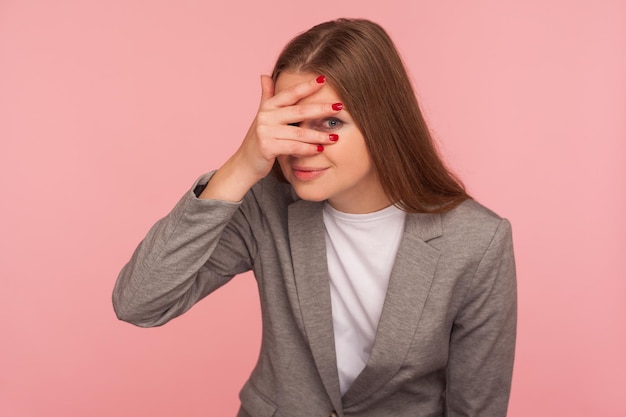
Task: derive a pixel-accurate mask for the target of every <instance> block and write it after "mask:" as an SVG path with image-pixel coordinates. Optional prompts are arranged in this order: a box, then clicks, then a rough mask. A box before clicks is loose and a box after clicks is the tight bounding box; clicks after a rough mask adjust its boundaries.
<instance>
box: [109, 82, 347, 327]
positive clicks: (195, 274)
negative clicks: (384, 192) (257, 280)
mask: <svg viewBox="0 0 626 417" xmlns="http://www.w3.org/2000/svg"><path fill="white" fill-rule="evenodd" d="M323 85H324V79H323V78H319V77H318V78H311V79H310V80H308V81H305V82H303V83H300V84H298V85H295V86H293V87H291V88H288V89H285V90H284V91H282V92H280V93H278V94H274V84H273V82H272V80H271V78H270V77H268V76H262V77H261V90H262V92H261V104H260V106H259V111H258V113H257V116H256V118H255V119H254V121H253V122H252V125H251V126H250V129H249V131H248V133H247V134H246V136H245V138H244V140H243V142H242V144H241V146H240V147H239V149H238V150H237V151H236V152H235V153H234V154H233V155H232V156H231V157H230V158H229V159H228V161H226V163H225V164H224V165H223V166H222V167H221V168H220V169H219V170H218V171H217V172H215V173H214V175H213V176H212V177H211V180H210V181H209V182H208V184H207V186H206V187H205V188H204V190H203V191H202V192H201V193H200V195H199V196H198V197H196V196H195V194H194V193H193V192H191V191H189V192H188V193H187V194H186V195H185V196H184V197H183V198H182V199H181V200H180V202H179V203H178V204H177V205H176V207H175V208H174V210H172V212H171V213H170V214H169V215H168V216H166V217H165V218H164V219H162V220H160V221H159V222H157V223H156V224H155V225H154V226H153V227H152V229H151V230H150V232H149V233H148V235H147V236H146V238H145V239H144V240H143V242H142V243H141V244H140V245H139V247H138V248H137V249H136V251H135V253H134V254H133V257H132V258H131V260H130V262H129V263H128V264H127V265H126V266H125V267H124V269H122V271H121V273H120V275H119V277H118V280H117V283H116V285H115V289H114V291H113V306H114V309H115V311H116V314H117V315H118V317H119V318H120V319H121V320H125V321H129V322H131V323H134V324H136V325H138V326H146V327H147V326H158V325H161V324H164V323H165V322H167V321H169V320H171V319H172V318H174V317H176V316H178V315H180V314H182V313H184V312H185V311H187V310H188V309H189V308H191V306H192V305H193V304H194V303H196V302H197V301H198V300H199V299H201V298H202V297H204V296H206V295H207V294H209V293H210V292H211V291H213V290H215V289H216V288H218V287H219V286H221V285H223V284H224V283H226V282H227V281H228V280H229V279H230V278H232V276H233V275H235V274H238V273H240V272H243V271H246V270H249V269H250V268H251V267H252V261H253V257H254V255H253V254H252V253H253V252H254V250H255V249H254V247H255V243H254V239H253V236H252V232H251V231H250V225H249V224H248V220H249V219H250V218H251V217H254V216H255V215H258V206H256V201H255V200H254V196H253V195H252V193H249V190H250V188H251V187H252V186H253V185H254V184H256V183H257V182H258V181H259V180H261V179H262V178H264V177H265V176H266V175H267V174H268V173H269V172H270V170H271V169H272V166H273V165H274V162H275V160H276V157H277V156H278V155H295V156H310V155H315V154H317V153H318V152H320V150H319V145H320V144H330V143H331V140H330V137H329V135H328V134H327V133H324V132H318V131H316V130H313V129H304V128H301V127H298V126H290V124H293V123H294V122H300V121H301V120H303V119H306V118H312V119H315V118H319V117H325V116H329V115H332V114H336V113H337V112H338V111H339V110H335V109H334V108H333V107H332V105H331V104H330V103H328V104H323V105H319V104H318V105H306V104H303V105H299V104H298V102H299V101H300V100H301V99H302V98H304V97H307V96H310V95H311V94H314V93H315V92H317V91H319V90H320V89H321V88H322V87H323ZM206 181H208V178H207V179H205V182H206Z"/></svg>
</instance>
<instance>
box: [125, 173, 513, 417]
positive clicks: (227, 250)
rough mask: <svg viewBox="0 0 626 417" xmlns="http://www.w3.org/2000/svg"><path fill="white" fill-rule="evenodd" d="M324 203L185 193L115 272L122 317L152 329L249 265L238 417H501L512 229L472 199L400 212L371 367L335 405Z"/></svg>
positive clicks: (254, 192)
mask: <svg viewBox="0 0 626 417" xmlns="http://www.w3.org/2000/svg"><path fill="white" fill-rule="evenodd" d="M210 175H211V174H208V175H206V176H203V177H201V178H200V179H199V182H198V183H200V184H202V183H206V182H207V181H208V179H209V177H210ZM322 208H323V203H317V202H309V201H304V200H299V199H298V198H297V196H295V194H294V193H293V191H292V189H291V187H290V186H289V185H288V184H283V183H279V182H277V181H276V180H275V179H274V178H273V177H272V176H268V177H267V178H265V179H264V180H262V181H260V182H259V183H257V184H256V185H255V186H254V187H253V188H252V189H251V190H250V192H249V193H248V194H247V195H246V197H245V198H244V199H243V200H242V201H241V202H240V203H229V202H224V201H218V200H200V199H198V198H196V196H195V194H194V193H193V192H192V191H191V190H190V191H189V192H187V193H186V194H185V196H184V197H183V198H182V199H181V200H180V201H179V203H178V204H177V205H176V207H175V208H174V209H173V210H172V212H171V213H170V214H168V215H167V216H166V217H165V218H164V219H161V220H160V221H159V222H157V223H156V224H155V225H154V226H153V227H152V229H151V230H150V231H149V233H148V235H147V236H146V238H145V239H144V240H143V241H142V243H141V244H140V245H139V247H138V248H137V249H136V251H135V253H134V254H133V256H132V258H131V260H130V261H129V262H128V264H127V265H126V266H125V267H124V268H123V269H122V271H121V273H120V275H119V278H118V281H117V283H116V286H115V289H114V292H113V302H114V308H115V311H116V313H117V315H118V317H119V318H120V319H121V320H125V321H128V322H131V323H134V324H136V325H138V326H146V327H147V326H158V325H162V324H164V323H166V322H167V321H169V320H171V319H172V318H174V317H176V316H178V315H180V314H182V313H183V312H185V311H187V310H188V309H189V308H191V307H192V306H193V305H194V304H195V303H196V302H197V301H198V300H200V299H202V298H203V297H205V296H206V295H208V294H209V293H211V292H212V291H214V290H216V289H217V288H219V287H220V286H221V285H223V284H225V283H226V282H228V281H229V280H230V279H231V278H232V277H233V276H234V275H236V274H239V273H241V272H244V271H248V270H253V271H254V274H255V277H256V280H257V283H258V288H259V296H260V301H261V311H262V322H263V331H262V343H261V351H260V355H259V359H258V363H257V365H256V366H255V368H254V370H253V371H252V374H251V376H250V378H249V380H248V381H247V382H246V384H245V385H244V387H243V389H242V390H241V393H240V398H241V409H240V411H239V413H238V416H239V417H270V416H274V417H295V416H297V417H306V416H311V417H314V416H315V417H319V416H329V415H336V416H353V417H385V416H389V417H402V416H411V417H417V416H422V417H441V416H449V417H460V416H468V417H469V416H489V417H498V416H505V415H506V409H507V403H508V397H509V390H510V383H511V374H512V367H513V356H514V350H515V326H516V283H515V265H514V258H513V247H512V238H511V228H510V224H509V222H508V221H507V220H505V219H502V218H500V217H498V216H497V215H496V214H494V213H493V212H491V211H489V210H488V209H486V208H484V207H483V206H481V205H479V204H478V203H476V202H474V201H471V200H469V201H466V202H464V203H463V204H461V205H460V206H459V207H457V208H455V209H453V210H452V211H450V212H448V213H445V214H408V215H407V218H406V226H405V231H404V235H403V237H402V241H401V243H400V247H399V250H398V253H397V256H396V260H395V264H394V267H393V270H392V272H391V276H390V281H389V286H388V290H387V294H386V298H385V302H384V307H383V311H382V315H381V317H380V321H379V324H378V329H377V334H376V338H375V341H374V346H373V350H372V353H371V356H370V358H369V362H368V363H367V366H366V367H365V369H364V370H363V371H362V373H361V374H360V375H359V376H358V377H357V379H356V380H355V381H354V383H353V384H352V386H351V387H350V388H349V390H348V391H347V392H346V393H345V395H343V396H341V394H340V391H339V382H338V375H337V363H336V357H335V347H334V336H333V329H332V315H331V302H330V287H329V276H328V268H327V262H326V252H325V237H324V224H323V219H322ZM207 415H212V414H211V411H210V410H209V411H208V412H207Z"/></svg>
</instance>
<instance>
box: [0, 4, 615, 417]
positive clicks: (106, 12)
mask: <svg viewBox="0 0 626 417" xmlns="http://www.w3.org/2000/svg"><path fill="white" fill-rule="evenodd" d="M210 3H211V2H200V1H189V0H186V1H176V2H174V1H169V2H167V1H138V0H115V1H104V0H103V1H85V0H75V1H62V0H57V1H44V0H40V1H35V0H31V1H29V0H22V1H17V0H13V1H12V0H1V1H0V143H1V147H0V187H1V188H0V189H1V192H2V203H1V205H0V208H1V210H2V215H1V216H0V244H1V245H2V247H1V251H0V257H1V258H0V259H1V261H0V278H1V280H0V294H1V295H2V303H1V304H0V314H1V317H2V320H1V322H0V338H1V340H0V416H3V417H4V416H5V417H35V416H71V417H73V416H118V417H124V416H155V417H156V416H172V415H184V416H188V417H192V416H217V415H219V416H227V415H234V414H235V410H236V409H237V407H238V398H237V393H238V390H239V388H240V387H241V385H242V383H243V381H244V380H245V379H246V377H247V375H248V373H249V371H250V369H251V367H252V365H253V364H254V362H255V359H256V355H257V352H258V347H259V336H260V321H259V314H258V313H259V307H258V301H257V298H256V295H255V287H254V283H253V279H252V277H251V276H250V275H244V276H242V277H240V278H239V279H235V280H234V281H233V282H232V283H231V284H229V285H228V286H226V287H224V288H223V289H221V290H219V291H218V292H217V293H216V294H214V295H213V296H212V297H210V298H209V299H207V300H205V301H204V302H202V303H200V304H199V305H197V306H196V307H195V308H194V309H193V310H192V311H191V312H189V313H188V314H187V315H185V316H183V317H181V318H179V319H177V320H174V321H173V322H171V323H170V324H168V325H167V326H164V327H161V328H157V329H149V330H142V329H139V328H135V327H132V326H130V325H128V324H125V323H121V322H118V321H117V320H116V318H115V316H114V314H113V311H112V308H111V302H110V293H111V289H112V287H113V283H114V281H115V278H116V276H117V273H118V271H119V269H120V268H121V267H122V265H123V264H124V263H125V262H126V260H127V259H128V257H129V256H130V254H131V251H132V250H133V249H134V247H135V246H136V244H137V243H138V242H139V240H140V239H141V238H142V237H143V235H144V234H145V232H146V231H147V229H148V227H149V226H150V225H151V224H152V223H153V222H154V221H156V220H157V219H158V218H159V217H161V216H163V215H165V214H166V213H167V212H168V210H169V209H170V208H171V207H172V206H173V205H174V203H175V202H176V201H177V199H178V198H179V196H180V195H182V193H183V192H184V191H185V190H186V189H187V188H188V187H189V186H190V185H191V184H192V182H193V180H194V179H195V178H196V177H197V176H198V175H199V174H201V173H203V172H205V171H208V170H210V169H212V168H216V167H218V166H219V165H220V164H221V162H223V161H224V160H225V158H227V156H228V155H230V154H231V153H232V152H233V151H234V150H235V149H236V147H237V145H238V143H239V141H240V139H241V138H242V136H243V134H244V133H245V131H246V129H247V127H248V124H249V122H250V120H251V118H252V117H253V115H254V112H255V109H256V106H257V103H258V98H259V81H258V77H259V74H261V73H267V72H268V71H270V69H271V66H272V63H273V61H274V59H275V57H276V55H277V54H278V52H279V50H280V49H281V47H282V46H283V45H284V44H285V42H286V41H287V40H288V39H290V38H291V37H292V36H293V35H295V34H296V33H298V32H300V31H302V30H304V29H307V28H308V27H310V26H312V25H313V24H315V23H318V22H321V21H324V20H328V19H331V18H335V17H339V16H353V17H367V18H371V19H373V20H376V21H378V22H379V23H381V24H382V25H383V26H384V27H386V28H387V29H388V31H389V32H390V34H391V35H392V37H393V38H394V39H395V41H396V43H397V45H398V47H399V49H400V51H401V52H402V54H403V56H404V59H405V61H406V63H407V65H408V67H409V70H410V72H411V74H412V77H413V79H414V81H415V83H416V86H417V91H418V95H419V98H420V99H421V102H422V105H423V108H424V111H425V113H426V115H427V118H428V120H429V121H430V123H431V126H432V129H433V131H434V133H435V136H436V137H437V139H438V140H439V141H440V142H441V148H442V151H443V153H444V155H445V157H446V159H447V160H448V161H449V162H450V164H451V165H452V166H453V167H454V168H455V169H456V171H457V172H458V173H459V174H460V175H461V176H462V178H463V179H464V180H465V182H466V183H467V185H468V187H469V189H470V191H471V193H472V194H473V195H474V196H475V197H476V198H477V199H478V200H480V201H481V202H483V203H484V204H486V205H488V206H489V207H491V208H492V209H494V210H495V211H497V212H498V213H500V214H502V215H503V216H506V217H508V218H509V219H511V221H512V223H513V226H514V234H515V245H516V254H517V262H518V277H519V278H518V279H519V301H520V307H519V333H518V337H519V343H518V349H517V359H516V366H515V375H514V382H513V394H512V398H511V404H510V413H509V416H512V417H526V416H534V417H538V416H550V417H552V416H567V417H579V416H581V417H582V416H585V417H586V416H594V417H595V416H603V417H623V416H626V400H625V399H624V388H625V387H626V377H625V375H626V323H625V318H626V298H625V296H626V279H625V278H626V272H625V271H626V117H625V116H626V3H625V2H624V1H608V0H606V1H605V0H599V1H593V2H592V1H571V0H563V1H545V0H534V1H517V2H513V1H496V0H494V1H473V2H464V1H458V2H425V1H422V2H420V1H408V0H407V1H404V2H401V1H397V2H393V1H379V2H363V1H350V0H341V1H327V0H318V1H315V2H307V3H305V2H302V3H300V2H293V1H291V0H284V1H281V0H270V1H259V2H256V1H249V2H247V3H241V2H237V1H227V2H219V3H220V5H219V7H217V6H212V5H210ZM214 3H215V2H214ZM365 3H371V5H370V4H365Z"/></svg>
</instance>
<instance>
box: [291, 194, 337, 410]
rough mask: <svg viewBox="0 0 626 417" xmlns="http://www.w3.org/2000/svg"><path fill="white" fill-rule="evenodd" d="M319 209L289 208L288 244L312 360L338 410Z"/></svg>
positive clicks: (317, 205) (295, 205)
mask: <svg viewBox="0 0 626 417" xmlns="http://www.w3.org/2000/svg"><path fill="white" fill-rule="evenodd" d="M323 206H324V205H323V203H315V202H309V201H305V200H300V201H297V202H295V203H293V204H291V205H290V206H289V214H288V221H289V223H288V224H289V245H290V247H291V256H292V259H293V270H294V275H295V281H296V289H297V294H298V303H299V305H300V311H301V312H302V318H303V321H304V328H305V331H306V336H307V338H308V342H309V345H310V346H311V352H312V353H313V359H314V360H315V364H316V366H317V369H318V371H319V374H320V376H321V379H322V383H323V384H324V387H325V389H326V391H327V393H328V396H329V397H330V399H331V402H332V404H333V406H334V408H335V409H336V410H341V408H342V407H341V393H340V390H339V377H338V374H337V357H336V354H335V337H334V333H333V319H332V311H331V302H330V283H329V276H328V265H327V261H326V236H325V229H324V219H323V212H322V209H323Z"/></svg>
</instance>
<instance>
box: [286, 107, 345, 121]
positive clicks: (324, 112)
mask: <svg viewBox="0 0 626 417" xmlns="http://www.w3.org/2000/svg"><path fill="white" fill-rule="evenodd" d="M342 109H343V104H342V103H332V104H331V103H311V104H296V105H294V106H288V107H284V108H282V109H281V110H280V121H281V123H285V124H291V123H301V122H303V121H306V120H315V119H323V118H325V117H328V116H333V115H336V114H337V113H339V112H341V110H342Z"/></svg>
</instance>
